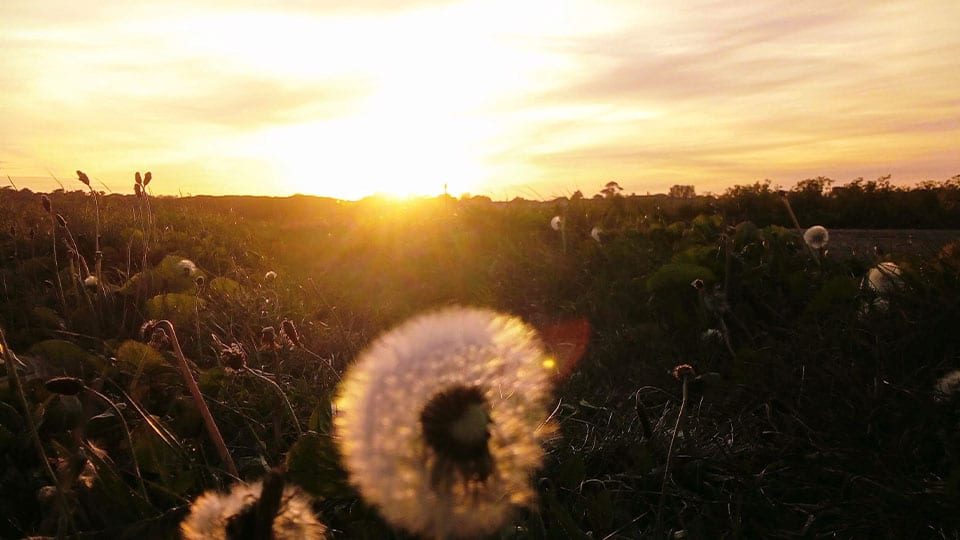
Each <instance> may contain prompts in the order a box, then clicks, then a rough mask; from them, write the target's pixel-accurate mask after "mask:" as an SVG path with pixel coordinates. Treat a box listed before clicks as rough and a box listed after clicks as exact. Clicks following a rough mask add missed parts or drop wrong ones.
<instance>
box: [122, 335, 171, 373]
mask: <svg viewBox="0 0 960 540" xmlns="http://www.w3.org/2000/svg"><path fill="white" fill-rule="evenodd" d="M117 360H119V361H121V362H127V363H130V364H132V365H134V366H138V367H139V366H141V365H143V366H166V365H167V362H166V360H165V359H164V358H163V355H162V354H160V353H159V352H158V351H157V350H156V349H154V348H153V347H151V346H149V345H147V344H146V343H141V342H139V341H134V340H132V339H128V340H126V341H124V342H123V343H122V344H121V345H120V348H119V349H117Z"/></svg>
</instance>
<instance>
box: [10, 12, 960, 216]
mask: <svg viewBox="0 0 960 540" xmlns="http://www.w3.org/2000/svg"><path fill="white" fill-rule="evenodd" d="M957 21H960V2H958V1H957V0H916V1H911V2H905V1H885V0H857V1H844V0H809V1H805V2H795V1H792V0H791V1H781V0H740V1H737V2H729V1H726V0H724V1H713V0H690V1H683V0H681V1H673V0H671V1H662V0H645V1H641V0H604V1H597V0H593V1H590V0H553V1H547V0H523V1H517V0H448V1H441V0H400V1H389V0H352V1H350V2H342V1H339V0H337V1H334V0H312V1H310V0H277V1H268V0H262V1H243V0H189V1H179V0H175V1H168V2H153V1H147V0H124V1H101V0H97V1H91V0H4V1H3V2H2V3H0V28H2V31H0V73H2V74H3V75H2V76H0V178H2V179H4V180H6V181H7V184H12V185H13V186H15V187H17V188H24V187H27V188H30V189H33V190H34V191H51V190H53V189H56V188H57V187H59V186H58V184H57V181H58V180H59V182H62V183H63V185H64V187H66V188H67V189H68V190H72V189H80V188H83V187H84V186H82V185H81V184H79V182H78V181H77V176H76V173H75V171H76V170H78V169H79V170H83V171H84V172H86V173H87V174H88V175H89V176H90V177H91V178H92V179H93V182H94V187H96V188H98V189H101V190H104V191H107V190H109V191H111V192H116V193H130V192H132V191H133V183H134V182H133V178H134V173H135V172H136V171H147V170H150V171H152V173H153V178H154V180H153V182H152V183H151V184H150V187H151V188H152V190H153V192H154V193H155V194H160V195H164V194H166V195H177V194H182V195H200V194H212V195H221V194H254V195H273V196H287V195H291V194H294V193H302V194H312V195H321V196H331V197H338V198H343V199H357V198H360V197H364V196H367V195H371V194H374V193H386V194H396V195H411V194H425V195H435V194H438V193H442V192H443V191H444V187H445V186H446V189H447V191H448V192H449V193H450V194H452V195H460V194H462V193H464V192H469V193H472V194H474V195H487V196H490V197H492V198H494V199H498V200H503V199H511V198H513V197H516V196H520V197H524V198H529V199H535V198H552V197H558V196H568V195H570V194H572V193H573V192H574V191H576V190H581V191H582V192H583V193H584V194H585V195H587V196H591V195H593V194H595V193H597V192H599V191H600V189H602V187H603V186H604V185H605V184H606V183H607V182H609V181H616V182H618V183H619V184H620V186H621V187H623V189H624V192H625V193H638V194H644V193H647V192H650V193H662V192H666V191H667V190H668V189H669V187H670V186H672V185H675V184H684V185H694V186H696V189H697V192H698V193H705V192H713V193H721V192H723V191H724V190H725V189H726V188H728V187H730V186H733V185H738V184H752V183H754V182H757V181H761V180H764V179H770V180H771V181H772V182H773V183H774V184H776V185H779V186H782V187H785V188H789V187H791V186H793V185H794V184H796V182H798V181H800V180H803V179H805V178H812V177H816V176H827V177H830V178H832V179H834V180H835V181H837V184H843V183H845V182H847V181H849V180H852V179H854V178H857V177H864V178H866V179H873V178H876V177H879V176H882V175H887V174H892V175H893V182H894V183H895V184H903V185H912V184H914V183H916V182H917V181H920V180H937V181H942V180H946V179H948V178H950V177H953V176H955V175H958V174H960V32H957V29H956V23H957Z"/></svg>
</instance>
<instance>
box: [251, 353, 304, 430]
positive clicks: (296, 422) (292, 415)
mask: <svg viewBox="0 0 960 540" xmlns="http://www.w3.org/2000/svg"><path fill="white" fill-rule="evenodd" d="M247 371H249V372H250V373H253V374H254V375H255V376H256V377H258V378H260V379H261V380H263V381H266V382H267V383H268V384H269V385H270V386H272V387H273V388H274V389H275V390H276V391H277V393H278V394H280V398H281V399H283V403H284V404H286V406H287V411H288V412H289V413H290V418H292V419H293V425H294V426H296V427H297V437H298V438H299V437H300V436H301V435H303V430H301V429H300V420H299V419H298V418H297V413H296V411H294V410H293V405H291V404H290V400H289V399H287V395H286V394H285V393H284V392H283V389H282V388H280V385H279V384H277V383H276V382H275V381H273V380H271V379H270V378H269V377H267V376H266V375H264V374H263V372H261V371H260V370H258V369H253V368H249V367H248V368H247Z"/></svg>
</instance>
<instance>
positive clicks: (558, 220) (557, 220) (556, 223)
mask: <svg viewBox="0 0 960 540" xmlns="http://www.w3.org/2000/svg"><path fill="white" fill-rule="evenodd" d="M550 227H551V228H552V229H553V230H555V231H559V230H560V229H561V228H563V218H562V217H560V216H553V219H551V220H550Z"/></svg>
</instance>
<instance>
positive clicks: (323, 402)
mask: <svg viewBox="0 0 960 540" xmlns="http://www.w3.org/2000/svg"><path fill="white" fill-rule="evenodd" d="M332 424H333V409H332V408H331V407H330V396H329V395H327V394H323V395H321V396H320V401H319V403H317V406H316V407H314V408H313V412H312V413H311V414H310V419H309V420H308V421H307V429H309V430H310V431H316V432H318V433H326V434H329V433H331V429H330V428H331V426H332Z"/></svg>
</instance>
